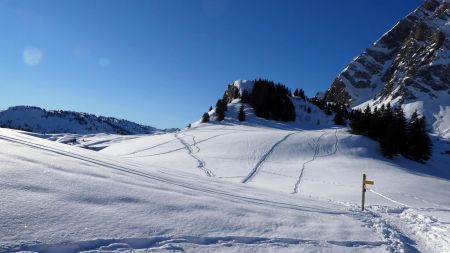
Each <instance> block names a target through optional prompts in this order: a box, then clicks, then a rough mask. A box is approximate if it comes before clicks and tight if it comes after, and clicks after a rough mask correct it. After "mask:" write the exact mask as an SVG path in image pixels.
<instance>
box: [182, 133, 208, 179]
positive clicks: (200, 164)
mask: <svg viewBox="0 0 450 253" xmlns="http://www.w3.org/2000/svg"><path fill="white" fill-rule="evenodd" d="M183 134H184V136H191V137H192V140H193V141H194V143H193V144H192V145H191V144H189V143H187V142H186V141H185V140H183V138H181V137H180V136H178V133H175V138H177V139H178V140H179V141H180V142H181V144H183V146H184V148H185V149H186V150H187V151H188V155H190V156H191V157H192V158H194V159H195V160H196V161H197V163H198V165H197V168H199V169H201V170H203V171H204V172H205V174H206V175H207V176H208V177H215V175H214V173H213V172H212V171H211V170H210V169H208V168H206V163H205V162H204V161H203V160H202V159H200V158H199V157H198V156H196V155H195V153H194V151H193V150H192V147H196V148H197V152H196V153H198V152H200V148H199V147H198V146H197V142H196V141H195V136H193V135H187V134H185V133H183Z"/></svg>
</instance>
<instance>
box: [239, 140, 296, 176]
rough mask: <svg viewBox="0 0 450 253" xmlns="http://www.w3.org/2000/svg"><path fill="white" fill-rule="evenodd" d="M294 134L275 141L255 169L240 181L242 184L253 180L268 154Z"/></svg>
mask: <svg viewBox="0 0 450 253" xmlns="http://www.w3.org/2000/svg"><path fill="white" fill-rule="evenodd" d="M296 133H297V132H293V133H289V134H287V135H285V136H284V137H283V138H281V139H280V140H279V141H277V142H276V143H275V144H273V145H272V147H271V148H270V149H269V151H267V153H265V154H264V155H263V156H262V157H261V159H260V160H259V161H258V163H257V164H256V165H255V167H253V169H252V170H251V171H250V173H249V174H248V175H247V176H246V177H245V178H244V179H243V180H242V183H244V184H246V183H247V182H248V181H250V180H251V179H252V178H254V177H255V176H256V174H258V171H259V169H260V168H261V166H262V165H263V164H264V162H265V161H266V160H267V158H269V156H270V154H272V153H273V151H274V150H275V148H276V147H277V146H278V145H280V144H281V143H282V142H284V141H286V140H287V138H289V137H290V136H291V135H293V134H296Z"/></svg>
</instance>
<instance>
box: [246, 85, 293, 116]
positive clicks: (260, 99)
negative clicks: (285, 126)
mask: <svg viewBox="0 0 450 253" xmlns="http://www.w3.org/2000/svg"><path fill="white" fill-rule="evenodd" d="M289 94H291V92H290V90H289V89H288V88H287V87H286V86H284V85H282V84H277V83H274V82H273V81H269V80H263V79H258V80H255V83H254V85H253V90H252V93H251V96H250V99H249V101H250V104H251V105H252V107H253V109H254V111H255V114H256V116H258V117H261V118H266V119H273V120H281V121H295V108H294V104H293V103H292V101H291V99H290V98H289Z"/></svg>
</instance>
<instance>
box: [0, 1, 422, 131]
mask: <svg viewBox="0 0 450 253" xmlns="http://www.w3.org/2000/svg"><path fill="white" fill-rule="evenodd" d="M421 2H422V1H419V0H396V1H392V0H370V1H369V0H342V1H336V0H322V1H301V0H299V1H297V0H283V1H278V0H271V1H268V0H267V1H265V0H186V1H184V0H155V1H152V0H147V1H144V0H134V1H128V0H121V1H117V0H65V1H59V0H54V1H46V0H40V1H32V0H26V1H25V0H14V1H13V0H11V1H8V0H0V31H1V34H2V36H1V39H0V87H1V89H0V109H6V108H7V107H9V106H12V105H35V106H40V107H44V108H46V109H65V110H74V111H83V112H90V113H94V114H98V115H105V116H114V117H119V118H125V119H128V120H132V121H136V122H138V123H142V124H148V125H152V126H156V127H160V128H164V127H183V126H185V125H187V124H188V123H189V122H192V121H194V120H196V119H198V118H199V117H200V116H201V115H202V114H203V112H205V111H206V110H207V109H208V108H209V106H210V105H213V104H215V102H216V100H217V99H218V98H219V97H221V95H222V94H223V92H224V90H225V88H226V84H228V83H229V82H231V81H233V80H236V79H254V78H257V77H263V78H269V79H272V80H274V81H278V82H282V83H284V84H286V85H288V86H289V87H291V88H293V89H295V88H303V89H304V90H305V91H306V93H307V94H308V95H314V94H315V93H316V92H317V91H320V90H325V89H327V88H328V87H329V85H330V84H331V82H332V81H333V79H334V78H335V77H336V75H337V74H338V73H339V72H340V71H341V70H342V69H343V68H344V67H345V65H346V64H347V63H348V62H349V61H350V60H351V59H352V58H353V57H354V56H356V55H358V54H359V53H360V52H361V51H362V50H364V49H365V48H366V47H368V46H370V45H371V43H373V42H374V41H375V40H377V39H378V38H379V37H380V36H381V35H382V34H383V33H384V32H386V31H387V30H388V29H390V28H391V27H392V26H393V25H394V24H395V23H396V22H397V21H398V20H399V19H401V18H402V17H404V16H405V15H407V14H408V13H409V12H411V11H412V10H414V9H415V8H416V7H417V6H418V5H420V3H421Z"/></svg>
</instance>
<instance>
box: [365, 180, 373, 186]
mask: <svg viewBox="0 0 450 253" xmlns="http://www.w3.org/2000/svg"><path fill="white" fill-rule="evenodd" d="M364 184H370V185H373V184H374V182H373V181H371V180H365V181H364Z"/></svg>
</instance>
